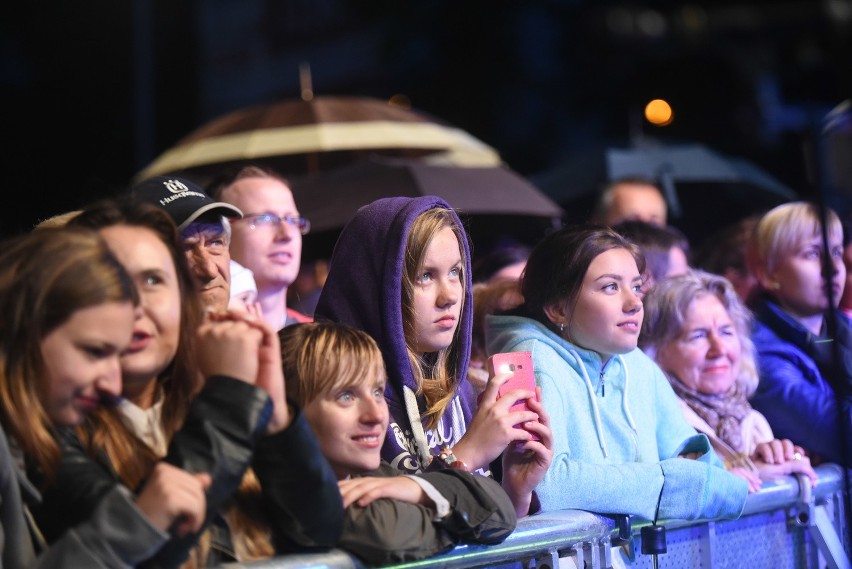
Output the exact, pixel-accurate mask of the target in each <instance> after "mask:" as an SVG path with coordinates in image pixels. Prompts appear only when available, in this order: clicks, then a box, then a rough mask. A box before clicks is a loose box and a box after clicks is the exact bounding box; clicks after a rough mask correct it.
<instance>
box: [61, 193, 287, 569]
mask: <svg viewBox="0 0 852 569" xmlns="http://www.w3.org/2000/svg"><path fill="white" fill-rule="evenodd" d="M70 224H72V225H81V226H84V227H89V228H93V229H103V228H105V227H111V226H115V225H126V226H132V227H143V228H146V229H149V230H151V231H153V232H154V233H155V234H156V235H157V237H159V239H160V240H161V241H162V242H163V243H164V244H165V245H166V248H167V249H168V251H169V254H170V256H171V258H172V262H173V263H174V265H175V270H176V273H177V277H178V278H177V281H178V286H179V289H180V299H181V316H180V333H179V340H178V347H177V351H176V353H175V357H174V358H173V359H172V361H171V363H170V364H169V365H168V367H166V369H164V370H162V371H161V372H160V374H159V375H158V377H157V382H158V383H159V384H160V387H161V389H162V392H163V414H162V428H163V431H164V433H165V436H166V440H167V441H170V440H171V439H172V436H173V435H174V434H175V433H176V432H177V431H178V430H179V429H180V427H181V425H182V424H183V421H184V418H185V417H186V412H187V409H188V408H189V405H190V402H191V400H192V398H193V397H194V396H195V394H196V393H197V392H198V391H199V390H200V389H201V387H202V381H203V377H202V375H201V372H200V370H199V368H198V364H197V358H196V347H195V346H196V343H195V342H196V339H195V338H196V336H195V334H196V331H197V330H198V327H199V326H200V324H201V322H202V319H203V308H202V303H201V300H200V298H199V296H198V295H197V294H196V292H195V282H194V280H193V276H192V273H191V271H190V269H189V266H188V264H187V260H186V256H185V255H184V253H183V246H182V243H181V240H180V236H179V233H178V230H177V227H176V226H175V224H174V222H173V220H172V218H171V217H170V216H169V215H168V213H166V212H165V210H162V209H160V208H158V207H156V206H154V205H150V204H146V203H141V202H138V201H132V200H130V199H118V200H105V201H101V202H98V203H95V204H93V205H91V206H90V207H88V208H86V209H84V210H83V211H82V212H81V213H80V215H78V216H77V217H75V218H74V219H73V220H72V221H71V222H70ZM78 435H79V436H80V439H81V440H82V441H83V444H84V447H85V448H86V450H87V452H88V453H89V454H90V456H92V457H97V456H98V455H99V454H100V453H105V454H106V456H107V457H108V459H109V461H110V463H111V465H112V467H113V468H114V469H115V471H116V473H117V474H118V476H119V478H120V479H121V481H122V482H123V483H124V484H125V485H126V486H127V487H129V488H136V487H137V486H138V485H139V484H140V483H141V482H142V481H144V479H145V478H146V477H147V475H148V474H149V473H150V472H151V469H152V468H153V465H154V463H155V462H156V461H157V460H159V459H160V458H161V457H158V456H157V455H156V453H155V452H154V451H153V450H152V449H151V448H150V447H149V446H148V445H147V444H145V443H144V442H143V441H141V440H140V439H139V437H137V436H136V435H135V434H134V433H133V431H132V430H131V429H130V428H129V427H128V426H127V425H126V423H125V422H124V421H123V419H122V417H121V415H120V414H119V412H118V410H117V409H114V408H107V409H102V410H99V411H97V412H96V413H94V414H92V415H91V416H90V418H89V420H88V421H87V422H86V424H85V425H84V427H83V428H80V429H78ZM260 504H261V487H260V482H259V481H258V480H257V477H256V476H255V474H254V472H253V471H252V470H251V469H249V470H248V471H247V472H246V474H245V476H244V477H243V480H242V483H241V485H240V488H239V489H238V490H237V493H236V494H235V495H234V496H233V498H232V500H231V501H230V502H229V504H228V506H227V508H226V511H225V512H224V516H225V517H226V518H227V520H228V527H229V530H230V533H231V542H232V544H233V546H234V552H235V554H236V556H237V558H238V560H240V561H249V560H253V559H261V558H265V557H269V556H271V555H273V554H274V549H273V547H272V544H271V538H270V532H269V527H268V525H267V524H266V523H265V518H264V516H263V514H262V511H263V510H262V508H261V507H260ZM210 545H211V536H210V531H209V530H208V531H205V532H204V533H203V534H202V536H201V538H200V539H199V543H198V546H197V547H196V548H195V549H194V550H193V551H192V554H191V556H190V558H189V560H188V561H187V562H186V563H184V564H183V565H182V567H184V569H189V568H192V567H203V566H205V565H206V560H207V557H208V554H209V552H210Z"/></svg>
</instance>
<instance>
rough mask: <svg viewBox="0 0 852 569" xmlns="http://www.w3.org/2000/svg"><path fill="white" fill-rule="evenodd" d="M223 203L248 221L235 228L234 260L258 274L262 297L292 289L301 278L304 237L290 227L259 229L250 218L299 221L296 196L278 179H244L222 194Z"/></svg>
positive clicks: (296, 228)
mask: <svg viewBox="0 0 852 569" xmlns="http://www.w3.org/2000/svg"><path fill="white" fill-rule="evenodd" d="M222 199H223V200H225V201H227V202H228V203H231V204H233V205H235V206H237V207H238V208H240V209H241V210H242V211H243V213H244V214H245V216H246V217H245V218H243V219H239V220H235V221H234V222H233V223H232V224H231V230H232V233H231V257H233V259H234V260H235V261H237V262H238V263H240V264H241V265H243V266H245V267H248V268H249V269H251V270H252V271H253V272H254V279H255V282H257V289H258V295H259V296H260V297H263V296H265V294H266V293H267V291H271V292H274V293H276V294H277V293H278V292H280V290H281V289H286V288H287V287H289V286H290V285H291V284H292V283H293V281H294V280H296V276H297V275H298V274H299V264H300V262H301V258H302V233H301V231H300V230H299V228H298V227H296V226H295V225H292V224H290V223H284V222H282V223H279V224H278V225H274V224H271V225H270V224H265V225H255V227H254V229H252V223H251V220H250V217H251V216H253V215H258V214H265V213H269V214H273V215H276V216H278V217H280V218H285V217H289V218H293V217H299V216H300V214H299V210H298V209H296V202H295V201H294V200H293V192H291V191H290V188H288V187H287V186H286V185H285V184H284V183H283V182H281V181H280V180H276V179H274V178H260V177H254V178H242V179H239V180H237V181H236V182H234V183H233V184H231V185H230V186H229V187H228V188H227V189H225V190H224V191H223V192H222Z"/></svg>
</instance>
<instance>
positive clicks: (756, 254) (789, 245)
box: [749, 201, 843, 275]
mask: <svg viewBox="0 0 852 569" xmlns="http://www.w3.org/2000/svg"><path fill="white" fill-rule="evenodd" d="M826 224H827V225H826V229H827V232H828V234H829V235H831V236H841V238H842V236H843V226H842V224H841V223H840V218H839V217H838V216H837V213H835V212H834V210H832V209H828V208H827V209H826ZM818 236H819V237H821V236H822V221H821V216H820V211H819V208H818V206H817V205H815V204H812V203H810V202H804V201H797V202H789V203H785V204H782V205H779V206H777V207H775V208H773V209H771V210H769V211H768V212H767V213H766V214H765V215H764V216H763V217H762V218H761V219H760V221H759V222H758V223H757V226H756V227H755V230H754V238H753V240H752V247H751V251H750V252H751V255H750V258H749V259H750V264H751V265H752V271H753V272H754V273H755V274H757V275H770V274H772V273H773V272H774V271H775V268H776V267H777V265H778V263H779V262H780V261H781V260H782V259H783V258H784V257H786V256H788V255H789V254H790V253H792V252H793V251H795V250H796V249H797V248H798V247H799V246H800V245H801V243H802V241H803V240H805V239H810V238H813V237H818Z"/></svg>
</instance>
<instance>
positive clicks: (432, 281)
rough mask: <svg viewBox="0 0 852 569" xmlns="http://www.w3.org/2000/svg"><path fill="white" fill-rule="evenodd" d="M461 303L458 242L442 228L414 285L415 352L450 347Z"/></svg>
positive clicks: (431, 245) (460, 271) (448, 231)
mask: <svg viewBox="0 0 852 569" xmlns="http://www.w3.org/2000/svg"><path fill="white" fill-rule="evenodd" d="M463 301H464V282H463V281H462V257H461V252H460V249H459V240H458V239H457V238H456V234H455V232H453V230H452V228H450V227H444V228H443V229H441V230H440V231H439V232H438V233H437V234H436V235H435V237H434V238H433V239H432V241H431V242H430V243H429V245H428V247H427V248H426V254H425V256H424V259H423V265H422V267H420V270H419V271H418V272H417V275H416V278H415V282H414V326H413V328H412V334H413V338H412V341H411V344H412V347H413V350H414V351H415V352H417V353H419V354H425V353H429V352H437V351H438V350H443V349H444V348H447V347H448V346H449V345H450V344H451V343H452V341H453V336H454V335H455V332H456V328H457V327H458V322H459V314H460V313H461V309H462V303H463Z"/></svg>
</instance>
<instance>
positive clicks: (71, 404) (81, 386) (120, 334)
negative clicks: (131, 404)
mask: <svg viewBox="0 0 852 569" xmlns="http://www.w3.org/2000/svg"><path fill="white" fill-rule="evenodd" d="M135 312H136V309H135V308H134V307H133V305H132V304H131V303H130V302H107V303H104V304H99V305H96V306H91V307H89V308H83V309H80V310H78V311H76V312H74V313H73V314H72V316H71V317H70V318H69V319H68V320H66V321H65V322H64V323H63V324H61V325H60V326H58V327H57V328H55V329H54V330H52V331H51V332H50V333H49V334H48V335H47V336H45V337H44V339H43V340H42V342H41V353H42V356H43V358H44V365H45V379H46V385H47V386H48V387H47V393H46V397H45V401H43V405H44V408H45V411H46V412H47V415H48V417H49V418H50V420H51V421H52V422H53V423H54V424H56V425H63V426H73V425H79V424H80V423H81V422H82V421H83V419H84V418H85V416H86V414H87V413H89V412H91V411H94V410H95V409H96V408H98V407H99V406H100V405H102V404H104V403H105V402H108V401H110V400H113V399H115V398H116V397H118V396H119V395H120V394H121V367H120V361H119V356H120V354H121V352H122V351H123V350H124V349H125V348H126V347H127V346H128V344H129V343H130V337H131V333H132V330H133V321H134V318H135Z"/></svg>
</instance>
